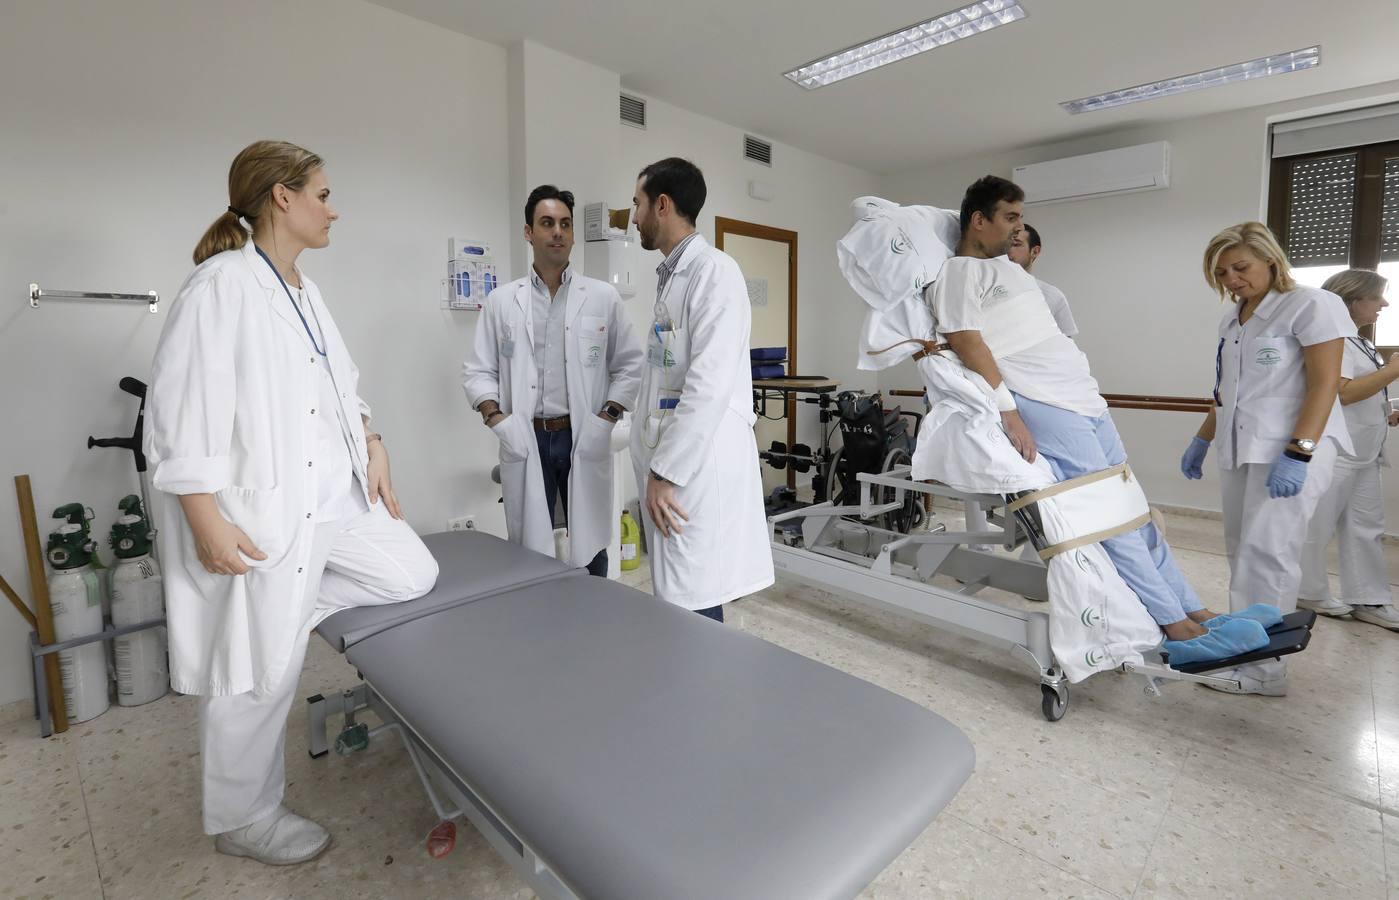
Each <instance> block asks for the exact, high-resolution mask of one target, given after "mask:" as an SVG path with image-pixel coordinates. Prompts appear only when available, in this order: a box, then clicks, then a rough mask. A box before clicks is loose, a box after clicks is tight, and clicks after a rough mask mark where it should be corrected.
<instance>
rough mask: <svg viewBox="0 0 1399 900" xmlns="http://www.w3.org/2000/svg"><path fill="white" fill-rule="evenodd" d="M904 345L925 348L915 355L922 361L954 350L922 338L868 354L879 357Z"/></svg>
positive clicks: (871, 351)
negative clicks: (924, 358)
mask: <svg viewBox="0 0 1399 900" xmlns="http://www.w3.org/2000/svg"><path fill="white" fill-rule="evenodd" d="M904 344H917V345H918V346H920V347H922V348H923V349H922V350H919V351H918V352H916V353H914V354H913V358H914V359H915V360H918V359H922V358H923V357H925V356H932V355H933V354H934V353H940V352H942V351H943V350H950V349H952V345H951V344H939V343H938V342H937V341H925V340H923V339H922V338H909V339H907V340H904V341H899V342H898V343H897V344H890V345H889V346H888V347H885V348H884V349H883V350H870V351H868V352H869V355H870V356H878V355H879V354H881V353H888V352H889V351H890V350H893V349H894V348H895V347H902V346H903V345H904Z"/></svg>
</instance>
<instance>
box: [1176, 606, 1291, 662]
mask: <svg viewBox="0 0 1399 900" xmlns="http://www.w3.org/2000/svg"><path fill="white" fill-rule="evenodd" d="M1221 620H1223V621H1221ZM1216 622H1218V623H1219V624H1215V623H1216ZM1208 628H1209V633H1208V634H1203V635H1201V636H1200V637H1197V638H1191V639H1190V640H1188V641H1166V642H1165V643H1163V644H1162V645H1161V649H1162V650H1165V651H1166V652H1167V653H1168V654H1170V657H1171V659H1170V664H1171V665H1172V666H1184V665H1190V664H1193V663H1201V662H1215V661H1217V660H1221V659H1229V658H1230V657H1232V656H1240V655H1242V654H1244V653H1248V652H1250V651H1253V650H1257V649H1259V648H1260V647H1266V646H1268V632H1267V631H1266V630H1265V629H1264V628H1263V626H1262V625H1261V624H1259V623H1258V622H1256V621H1254V620H1253V619H1242V618H1232V617H1229V616H1217V617H1215V618H1213V619H1210V621H1209V623H1208Z"/></svg>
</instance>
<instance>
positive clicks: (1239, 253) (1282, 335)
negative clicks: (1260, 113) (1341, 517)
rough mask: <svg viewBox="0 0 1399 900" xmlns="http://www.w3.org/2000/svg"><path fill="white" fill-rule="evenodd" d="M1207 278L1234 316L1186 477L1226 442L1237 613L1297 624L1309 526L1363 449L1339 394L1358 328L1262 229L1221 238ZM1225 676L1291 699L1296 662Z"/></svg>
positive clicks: (1224, 330)
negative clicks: (1354, 452)
mask: <svg viewBox="0 0 1399 900" xmlns="http://www.w3.org/2000/svg"><path fill="white" fill-rule="evenodd" d="M1204 275H1205V281H1206V282H1207V283H1208V284H1209V285H1210V287H1212V288H1214V289H1215V290H1216V291H1218V292H1219V295H1220V297H1221V299H1225V300H1231V301H1233V306H1231V307H1230V308H1229V309H1228V311H1227V312H1225V314H1224V316H1223V318H1222V320H1221V321H1220V324H1219V343H1218V345H1217V346H1216V349H1215V389H1214V397H1215V408H1214V409H1212V410H1210V413H1209V415H1207V416H1206V417H1205V421H1204V424H1203V425H1201V426H1200V430H1199V432H1198V433H1197V434H1196V436H1195V437H1194V438H1192V439H1191V441H1190V446H1189V447H1188V448H1187V449H1186V451H1185V455H1184V456H1183V457H1182V458H1181V463H1180V466H1181V472H1182V473H1183V474H1184V475H1185V476H1186V477H1187V478H1199V477H1200V476H1201V465H1202V464H1203V463H1204V460H1205V454H1206V453H1207V452H1208V450H1209V448H1210V445H1211V442H1213V443H1215V444H1217V446H1218V453H1217V454H1216V459H1217V460H1218V462H1219V481H1220V487H1221V489H1222V494H1223V496H1222V498H1221V499H1222V504H1221V505H1222V506H1223V511H1224V541H1225V551H1226V553H1227V555H1228V558H1229V570H1230V575H1229V605H1230V608H1231V610H1232V611H1233V612H1235V613H1238V612H1240V611H1242V610H1244V609H1245V608H1247V607H1249V606H1251V605H1253V604H1255V603H1266V604H1270V605H1272V606H1276V607H1278V610H1279V612H1280V613H1281V614H1286V613H1290V612H1293V611H1295V610H1296V608H1297V593H1298V584H1299V582H1300V581H1301V578H1302V566H1301V555H1302V545H1303V544H1304V543H1305V541H1306V537H1307V523H1308V522H1309V521H1310V520H1311V517H1312V513H1313V512H1314V511H1315V510H1316V506H1317V502H1318V501H1319V500H1320V499H1321V497H1322V495H1323V494H1325V493H1326V490H1327V488H1328V487H1329V486H1330V484H1331V475H1332V467H1333V466H1334V464H1335V460H1336V456H1337V454H1339V453H1349V452H1350V449H1351V446H1350V435H1349V434H1347V433H1346V428H1345V423H1344V421H1343V420H1342V417H1341V410H1340V401H1339V399H1338V398H1337V390H1338V389H1339V387H1340V382H1341V348H1342V345H1343V344H1344V342H1345V338H1347V337H1349V336H1351V335H1354V334H1355V325H1353V324H1352V323H1351V321H1350V317H1349V316H1348V315H1346V310H1345V305H1344V304H1342V303H1341V300H1340V298H1339V297H1337V296H1336V295H1335V294H1332V293H1330V292H1328V291H1321V290H1317V289H1316V288H1310V287H1305V286H1303V285H1299V284H1297V282H1296V280H1295V279H1294V278H1293V277H1292V271H1291V269H1290V267H1289V266H1288V262H1287V256H1286V254H1284V253H1283V250H1282V247H1280V246H1279V245H1278V242H1277V239H1276V238H1275V237H1273V234H1272V232H1271V231H1269V230H1268V227H1267V226H1266V225H1263V224H1262V223H1261V222H1245V223H1243V224H1241V225H1235V226H1233V227H1231V228H1226V229H1224V230H1223V231H1221V232H1220V233H1219V234H1217V235H1215V236H1214V237H1213V238H1212V239H1211V240H1210V242H1209V245H1208V246H1207V247H1206V249H1205V254H1204ZM1216 431H1217V432H1218V439H1217V440H1216ZM1220 674H1221V676H1223V677H1226V678H1231V679H1235V680H1237V681H1238V682H1239V683H1240V685H1241V687H1240V689H1239V690H1238V691H1236V692H1235V693H1246V694H1265V695H1269V696H1283V695H1285V694H1286V693H1287V665H1286V660H1271V661H1268V662H1259V663H1250V664H1248V665H1246V666H1240V667H1238V668H1236V669H1230V670H1229V671H1228V672H1221V673H1220ZM1211 686H1212V687H1213V685H1211ZM1217 689H1222V688H1217Z"/></svg>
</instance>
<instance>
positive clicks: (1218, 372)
mask: <svg viewBox="0 0 1399 900" xmlns="http://www.w3.org/2000/svg"><path fill="white" fill-rule="evenodd" d="M1223 380H1224V338H1220V339H1219V347H1218V348H1217V349H1216V350H1215V351H1214V405H1215V406H1223V405H1224V401H1222V400H1220V399H1219V384H1220V382H1221V381H1223Z"/></svg>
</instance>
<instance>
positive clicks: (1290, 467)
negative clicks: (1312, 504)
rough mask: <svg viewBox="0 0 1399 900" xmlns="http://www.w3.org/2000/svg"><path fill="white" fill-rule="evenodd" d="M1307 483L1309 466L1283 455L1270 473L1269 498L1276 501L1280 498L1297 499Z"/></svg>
mask: <svg viewBox="0 0 1399 900" xmlns="http://www.w3.org/2000/svg"><path fill="white" fill-rule="evenodd" d="M1306 483H1307V464H1306V463H1304V462H1302V461H1301V460H1300V459H1293V458H1292V457H1290V456H1288V455H1286V454H1283V455H1282V456H1279V457H1278V461H1277V462H1275V463H1273V469H1272V471H1271V472H1269V473H1268V496H1269V497H1272V498H1273V499H1274V500H1276V499H1278V498H1279V497H1295V496H1297V493H1298V491H1300V490H1302V485H1304V484H1306Z"/></svg>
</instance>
